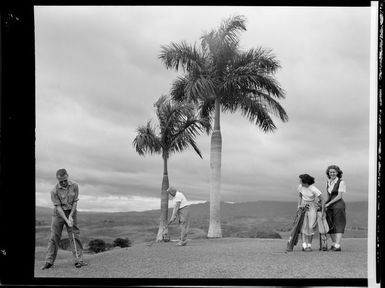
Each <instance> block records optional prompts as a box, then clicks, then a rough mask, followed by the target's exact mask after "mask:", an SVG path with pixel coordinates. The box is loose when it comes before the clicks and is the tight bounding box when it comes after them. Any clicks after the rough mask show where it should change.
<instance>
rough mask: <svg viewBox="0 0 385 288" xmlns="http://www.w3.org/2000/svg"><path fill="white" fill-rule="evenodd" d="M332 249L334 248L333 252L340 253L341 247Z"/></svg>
mask: <svg viewBox="0 0 385 288" xmlns="http://www.w3.org/2000/svg"><path fill="white" fill-rule="evenodd" d="M333 248H334V249H333V251H335V252H337V251H341V247H339V248H336V247H333Z"/></svg>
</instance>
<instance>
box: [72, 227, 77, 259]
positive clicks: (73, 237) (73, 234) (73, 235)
mask: <svg viewBox="0 0 385 288" xmlns="http://www.w3.org/2000/svg"><path fill="white" fill-rule="evenodd" d="M72 239H73V241H74V247H75V254H76V259H77V260H79V256H78V249H76V239H75V233H74V231H72Z"/></svg>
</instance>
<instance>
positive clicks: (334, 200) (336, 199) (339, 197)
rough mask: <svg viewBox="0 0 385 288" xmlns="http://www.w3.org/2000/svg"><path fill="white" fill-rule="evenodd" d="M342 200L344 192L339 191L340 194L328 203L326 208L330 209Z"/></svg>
mask: <svg viewBox="0 0 385 288" xmlns="http://www.w3.org/2000/svg"><path fill="white" fill-rule="evenodd" d="M340 199H342V192H341V191H338V194H337V196H336V197H335V198H334V199H333V200H332V201H330V202H328V203H327V204H326V205H325V207H326V208H327V207H329V206H330V205H332V204H333V203H335V202H337V201H338V200H340Z"/></svg>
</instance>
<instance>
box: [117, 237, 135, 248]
mask: <svg viewBox="0 0 385 288" xmlns="http://www.w3.org/2000/svg"><path fill="white" fill-rule="evenodd" d="M113 246H114V247H116V246H119V247H121V248H125V247H130V246H131V241H130V240H129V239H128V238H124V239H123V238H116V239H115V240H114V243H113Z"/></svg>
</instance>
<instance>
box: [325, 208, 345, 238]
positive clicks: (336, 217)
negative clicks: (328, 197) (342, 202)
mask: <svg viewBox="0 0 385 288" xmlns="http://www.w3.org/2000/svg"><path fill="white" fill-rule="evenodd" d="M326 213H327V214H328V217H329V219H330V220H331V222H332V224H333V227H332V229H330V230H329V232H328V233H330V234H335V233H344V232H345V226H346V212H345V208H333V209H328V210H326Z"/></svg>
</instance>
